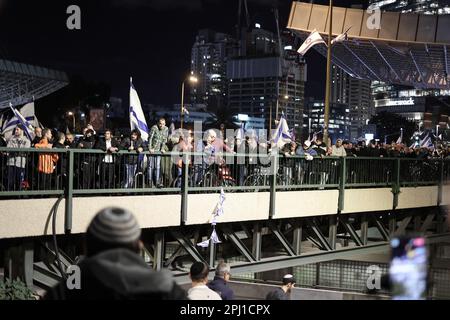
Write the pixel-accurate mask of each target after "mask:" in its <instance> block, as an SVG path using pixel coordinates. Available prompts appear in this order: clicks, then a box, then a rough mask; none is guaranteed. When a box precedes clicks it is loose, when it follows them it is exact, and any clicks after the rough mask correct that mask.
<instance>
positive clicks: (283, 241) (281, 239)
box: [269, 223, 295, 256]
mask: <svg viewBox="0 0 450 320" xmlns="http://www.w3.org/2000/svg"><path fill="white" fill-rule="evenodd" d="M269 226H270V229H271V231H272V233H273V234H274V235H275V237H276V238H277V239H278V241H279V242H280V243H281V245H282V246H283V248H284V250H286V252H287V253H288V255H290V256H295V252H294V249H293V248H292V246H291V244H290V243H289V241H288V240H287V239H286V237H285V236H284V235H283V233H281V231H280V229H279V228H278V227H277V226H276V225H275V224H274V223H270V224H269Z"/></svg>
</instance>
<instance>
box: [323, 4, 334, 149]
mask: <svg viewBox="0 0 450 320" xmlns="http://www.w3.org/2000/svg"><path fill="white" fill-rule="evenodd" d="M328 12H329V17H330V19H329V20H330V25H329V29H328V48H327V80H326V88H325V110H324V116H323V117H324V119H323V120H324V128H323V141H324V142H325V143H326V144H327V145H328V123H329V118H330V91H331V87H330V82H331V81H330V78H331V31H332V27H333V0H330V4H329V8H328Z"/></svg>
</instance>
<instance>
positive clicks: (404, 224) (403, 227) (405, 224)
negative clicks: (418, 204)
mask: <svg viewBox="0 0 450 320" xmlns="http://www.w3.org/2000/svg"><path fill="white" fill-rule="evenodd" d="M411 220H412V216H409V217H406V218H404V219H403V220H402V221H400V224H399V226H398V228H397V230H395V231H394V232H395V234H396V235H404V234H405V232H406V228H407V227H408V225H409V223H410V222H411Z"/></svg>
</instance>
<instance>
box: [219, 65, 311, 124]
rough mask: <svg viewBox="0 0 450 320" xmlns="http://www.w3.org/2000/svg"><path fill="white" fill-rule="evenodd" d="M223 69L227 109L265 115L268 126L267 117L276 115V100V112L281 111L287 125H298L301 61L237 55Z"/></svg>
mask: <svg viewBox="0 0 450 320" xmlns="http://www.w3.org/2000/svg"><path fill="white" fill-rule="evenodd" d="M280 64H281V65H282V68H281V69H280V68H279V65H280ZM227 70H228V71H227V75H228V78H229V110H230V112H231V113H233V114H239V113H241V114H248V115H249V116H251V117H258V118H265V119H266V125H267V126H268V125H269V120H270V118H271V117H272V120H274V119H275V118H276V111H277V110H276V109H277V100H278V115H281V113H282V112H283V113H284V115H285V118H286V120H287V122H288V125H289V127H298V128H301V124H302V121H303V120H302V114H303V106H304V87H305V80H306V79H305V78H306V66H305V64H304V63H302V62H298V61H290V60H286V59H284V58H280V57H254V58H239V59H232V60H230V62H229V64H228V68H227ZM278 86H279V90H278V89H277V88H278ZM271 111H272V116H271V114H270V112H271Z"/></svg>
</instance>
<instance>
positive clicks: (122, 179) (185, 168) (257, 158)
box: [0, 148, 450, 198]
mask: <svg viewBox="0 0 450 320" xmlns="http://www.w3.org/2000/svg"><path fill="white" fill-rule="evenodd" d="M0 167H1V170H0V198H1V197H3V198H4V197H23V196H27V197H33V196H38V197H42V196H54V195H63V194H67V193H68V192H69V193H70V195H71V196H72V195H81V194H152V193H162V192H163V193H180V192H181V191H182V189H183V190H184V191H187V192H216V191H218V190H220V189H222V188H223V189H224V190H228V191H234V192H238V191H239V192H246V191H264V190H266V191H269V190H270V188H271V187H273V190H306V189H330V188H331V189H338V188H340V187H341V188H342V187H345V188H359V187H391V186H392V185H399V186H418V185H433V184H434V185H435V184H438V183H439V182H440V181H442V182H444V183H445V182H446V181H448V180H449V179H450V173H449V172H450V161H448V160H440V159H432V160H426V161H424V160H417V159H405V158H350V157H349V158H337V157H325V158H320V157H317V158H314V159H313V160H307V159H306V158H305V157H302V156H285V155H267V154H220V155H217V154H216V155H211V154H205V153H184V154H182V153H176V152H172V153H164V154H161V153H152V154H151V153H149V152H141V153H137V152H130V151H119V152H116V153H106V152H104V151H101V150H83V149H45V150H43V149H12V148H0Z"/></svg>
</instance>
